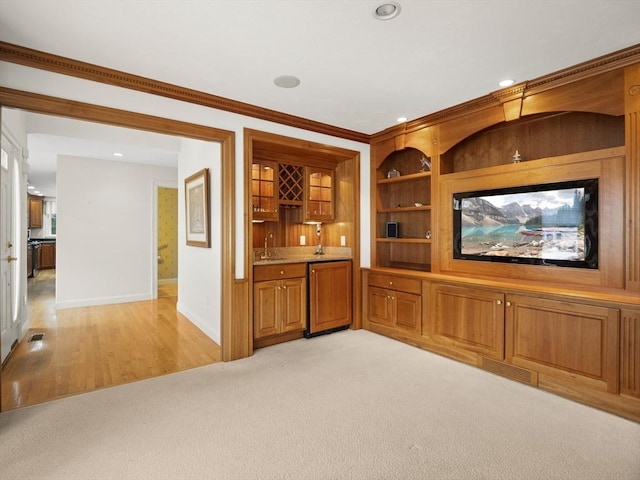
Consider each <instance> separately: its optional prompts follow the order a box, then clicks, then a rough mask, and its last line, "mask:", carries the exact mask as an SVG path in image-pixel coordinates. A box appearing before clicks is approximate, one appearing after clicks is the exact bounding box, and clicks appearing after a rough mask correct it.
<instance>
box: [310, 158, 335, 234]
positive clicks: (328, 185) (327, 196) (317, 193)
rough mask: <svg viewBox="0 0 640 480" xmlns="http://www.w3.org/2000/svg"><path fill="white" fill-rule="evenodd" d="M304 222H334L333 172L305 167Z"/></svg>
mask: <svg viewBox="0 0 640 480" xmlns="http://www.w3.org/2000/svg"><path fill="white" fill-rule="evenodd" d="M305 180H306V181H305V188H306V193H305V197H304V198H305V206H304V209H305V219H304V220H305V222H332V221H333V220H334V200H333V199H334V172H333V170H327V169H322V168H314V167H305Z"/></svg>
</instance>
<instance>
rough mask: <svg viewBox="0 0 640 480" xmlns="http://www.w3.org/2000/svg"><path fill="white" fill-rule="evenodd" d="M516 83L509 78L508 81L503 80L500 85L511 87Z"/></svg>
mask: <svg viewBox="0 0 640 480" xmlns="http://www.w3.org/2000/svg"><path fill="white" fill-rule="evenodd" d="M514 83H515V82H514V81H513V80H512V79H510V78H507V79H506V80H502V81H501V82H500V83H498V85H500V86H501V87H510V86H511V85H513V84H514Z"/></svg>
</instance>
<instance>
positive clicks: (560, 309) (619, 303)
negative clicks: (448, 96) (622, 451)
mask: <svg viewBox="0 0 640 480" xmlns="http://www.w3.org/2000/svg"><path fill="white" fill-rule="evenodd" d="M639 144H640V47H636V48H632V49H629V50H627V51H625V52H624V53H623V54H620V55H617V56H612V57H610V58H602V59H597V60H594V61H593V62H591V63H587V64H582V65H580V66H577V67H576V68H575V69H567V70H564V71H562V72H559V73H558V74H552V75H549V76H547V77H544V78H541V79H538V80H534V81H530V82H528V83H526V84H522V85H518V86H516V87H513V88H512V89H509V90H505V91H501V92H497V93H494V94H492V95H488V96H487V97H483V98H481V99H477V100H475V101H471V102H468V103H466V104H463V105H460V106H457V107H453V108H451V109H449V110H445V111H443V112H439V113H437V114H434V115H431V116H429V117H425V118H423V119H418V120H415V121H412V122H409V123H406V124H404V125H400V126H397V127H394V128H392V129H389V130H386V131H384V132H380V133H379V134H377V135H374V137H373V140H372V145H371V205H372V207H371V209H372V211H371V221H372V227H371V229H372V232H371V267H370V268H369V269H367V270H365V271H364V274H363V325H364V328H367V329H369V330H371V331H374V332H377V333H380V334H383V335H387V336H390V337H393V338H396V339H398V340H401V341H404V342H406V343H410V344H413V345H416V346H419V347H421V348H424V349H426V350H430V351H433V352H436V353H439V354H442V355H445V356H448V357H451V358H454V359H457V360H459V361H463V362H466V363H468V364H471V365H474V366H477V367H480V368H483V369H485V370H488V371H490V372H493V373H496V374H499V375H502V376H505V377H508V378H511V379H513V380H517V381H520V382H523V383H526V384H529V385H532V386H536V387H539V388H543V389H545V390H548V391H551V392H554V393H557V394H559V395H562V396H565V397H568V398H571V399H574V400H577V401H580V402H583V403H586V404H589V405H592V406H595V407H597V408H601V409H603V410H607V411H610V412H613V413H616V414H619V415H621V416H624V417H626V418H629V419H632V420H635V421H640V247H639V245H640V220H639V219H640V148H638V145H639Z"/></svg>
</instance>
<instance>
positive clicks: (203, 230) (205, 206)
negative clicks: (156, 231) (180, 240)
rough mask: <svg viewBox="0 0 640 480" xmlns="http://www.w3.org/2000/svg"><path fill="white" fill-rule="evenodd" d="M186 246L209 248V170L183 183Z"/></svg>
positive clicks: (204, 170) (206, 169) (194, 175)
mask: <svg viewBox="0 0 640 480" xmlns="http://www.w3.org/2000/svg"><path fill="white" fill-rule="evenodd" d="M184 195H185V214H186V215H185V216H186V219H187V245H191V246H193V247H204V248H209V247H211V239H210V237H211V235H210V230H211V228H210V221H209V169H208V168H204V169H202V170H200V171H199V172H197V173H194V174H193V175H191V176H190V177H188V178H187V179H185V181H184Z"/></svg>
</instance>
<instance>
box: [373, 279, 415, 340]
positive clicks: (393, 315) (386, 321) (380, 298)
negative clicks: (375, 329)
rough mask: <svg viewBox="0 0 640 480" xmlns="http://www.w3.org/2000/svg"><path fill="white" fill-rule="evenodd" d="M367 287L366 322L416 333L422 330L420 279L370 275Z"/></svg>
mask: <svg viewBox="0 0 640 480" xmlns="http://www.w3.org/2000/svg"><path fill="white" fill-rule="evenodd" d="M368 284H369V288H368V292H367V320H368V321H369V322H373V323H374V324H379V325H384V326H386V327H392V328H398V329H400V330H403V331H408V332H411V333H415V334H420V331H421V327H422V321H421V319H422V296H421V295H420V293H421V289H422V286H421V282H420V280H418V279H409V278H404V277H395V276H392V275H380V274H370V275H369V278H368Z"/></svg>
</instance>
